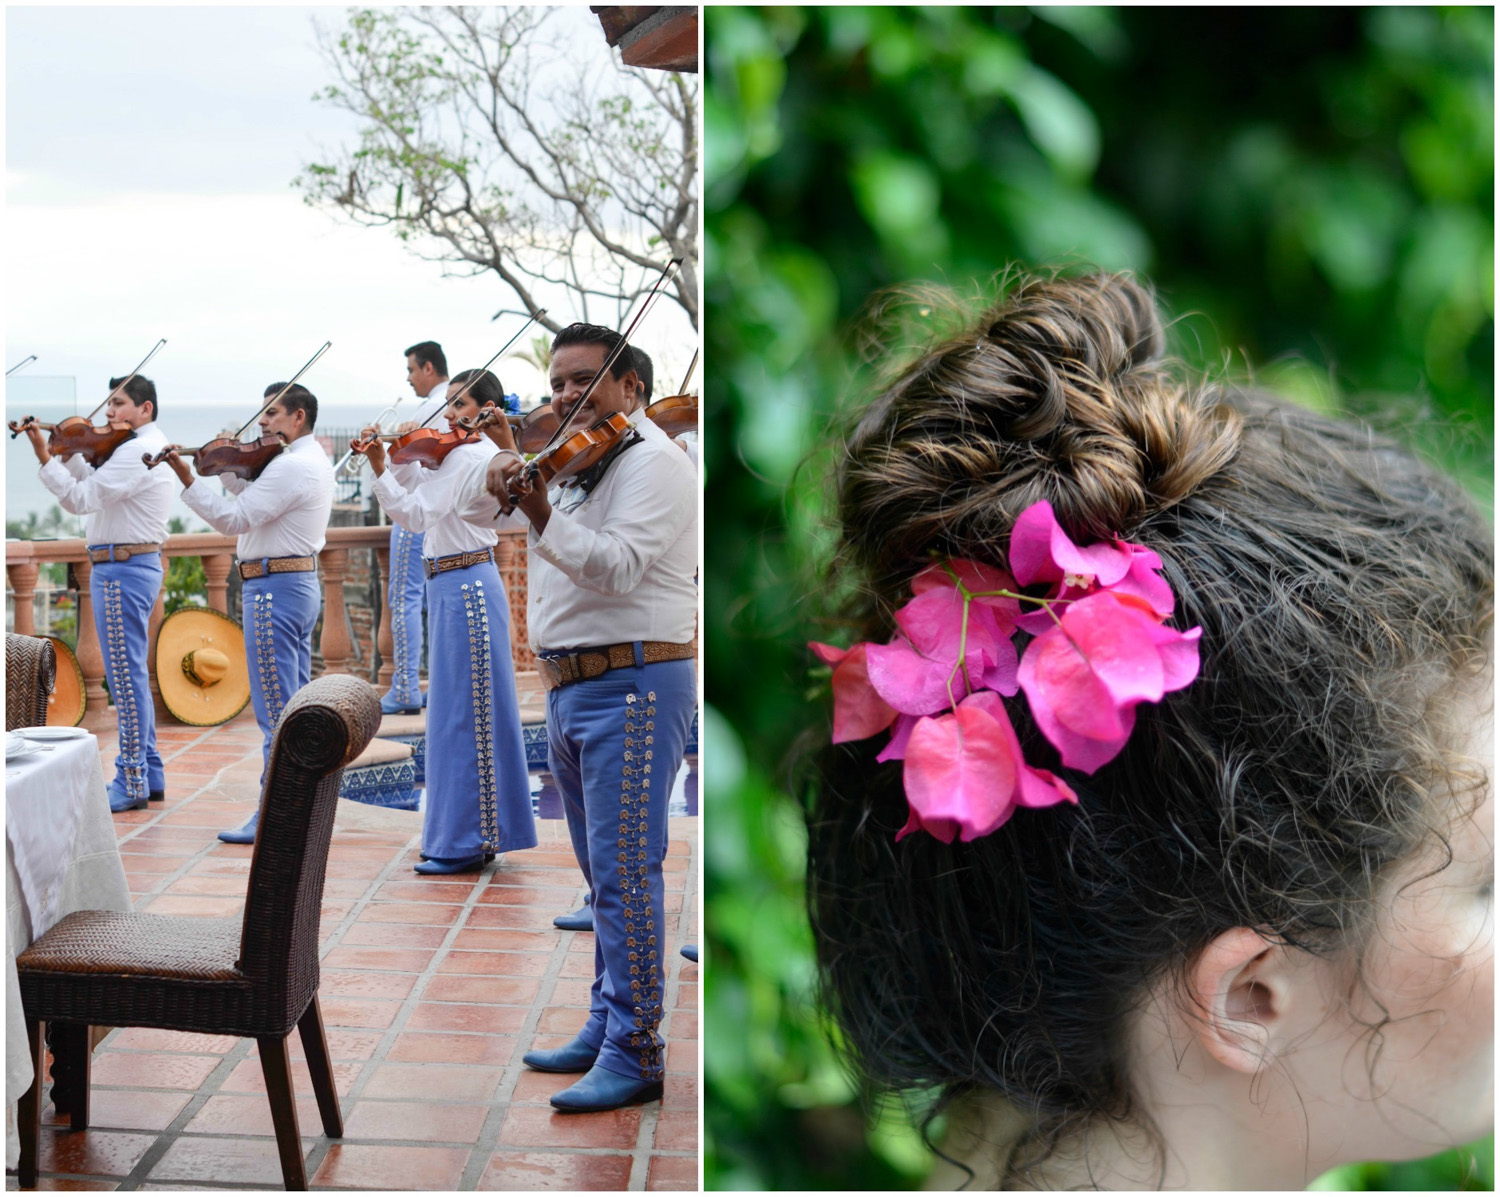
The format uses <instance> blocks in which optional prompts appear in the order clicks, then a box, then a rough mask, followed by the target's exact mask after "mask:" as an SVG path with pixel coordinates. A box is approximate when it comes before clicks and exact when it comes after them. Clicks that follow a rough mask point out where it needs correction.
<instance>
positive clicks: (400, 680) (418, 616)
mask: <svg viewBox="0 0 1500 1197" xmlns="http://www.w3.org/2000/svg"><path fill="white" fill-rule="evenodd" d="M406 381H407V382H408V383H410V384H411V389H412V390H413V391H414V392H416V396H417V398H418V399H424V400H425V399H426V398H427V397H428V396H429V395H431V394H432V393H433V392H434V391H436V392H437V401H436V403H424V404H423V405H422V406H421V407H419V408H418V410H417V419H416V421H415V422H414V424H413V425H412V426H413V427H415V426H416V425H417V424H422V423H425V422H426V420H427V419H428V417H430V416H431V415H432V413H433V410H434V408H435V407H436V406H438V405H439V404H441V403H443V402H444V401H445V396H446V394H447V384H448V359H447V358H446V357H444V356H443V347H442V346H441V345H439V344H438V343H437V342H436V341H418V342H417V344H415V345H412V346H411V347H410V348H408V349H407V351H406ZM406 430H407V427H406V425H403V426H402V427H401V429H400V431H403V432H404V431H406ZM426 587H427V579H426V578H425V577H424V576H423V573H422V533H420V532H410V531H408V530H407V529H405V528H403V527H402V526H401V525H400V524H398V523H396V522H395V521H394V520H393V521H392V522H391V577H390V587H389V589H388V591H387V599H388V601H389V602H390V607H391V643H392V653H391V656H392V665H393V667H394V668H393V670H392V673H391V688H390V689H389V690H388V691H386V693H385V694H384V695H382V696H381V699H380V709H381V711H382V712H384V713H385V714H387V715H412V714H415V713H416V712H417V711H419V710H420V709H421V708H422V707H424V706H426V705H427V696H426V695H425V694H423V693H422V684H421V678H420V672H419V671H420V668H421V663H422V595H423V592H424V591H425V590H426Z"/></svg>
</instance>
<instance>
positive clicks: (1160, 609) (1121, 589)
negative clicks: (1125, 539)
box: [1108, 544, 1177, 622]
mask: <svg viewBox="0 0 1500 1197" xmlns="http://www.w3.org/2000/svg"><path fill="white" fill-rule="evenodd" d="M1129 548H1130V569H1129V571H1128V572H1127V573H1126V574H1125V576H1124V577H1123V578H1121V579H1120V580H1119V581H1118V582H1115V583H1113V584H1112V585H1111V586H1110V587H1109V588H1108V589H1109V590H1111V591H1113V592H1114V593H1115V594H1129V595H1134V596H1135V597H1136V598H1138V599H1141V600H1143V601H1144V602H1145V603H1146V604H1147V605H1148V606H1149V607H1150V608H1151V611H1152V613H1153V614H1154V615H1155V616H1156V619H1157V622H1160V621H1161V620H1163V619H1166V618H1168V617H1169V616H1170V615H1171V614H1172V612H1173V610H1174V609H1175V608H1176V606H1177V598H1176V596H1175V595H1174V594H1173V593H1172V587H1171V586H1170V585H1169V584H1168V583H1167V580H1166V579H1165V578H1164V577H1162V576H1161V574H1159V573H1157V572H1156V571H1157V570H1159V569H1161V558H1160V557H1159V556H1157V555H1156V554H1155V553H1153V552H1152V551H1151V550H1150V549H1148V548H1145V547H1143V546H1141V545H1138V544H1133V545H1130V546H1129Z"/></svg>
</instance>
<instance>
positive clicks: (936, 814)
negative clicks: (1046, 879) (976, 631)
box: [896, 692, 1078, 844]
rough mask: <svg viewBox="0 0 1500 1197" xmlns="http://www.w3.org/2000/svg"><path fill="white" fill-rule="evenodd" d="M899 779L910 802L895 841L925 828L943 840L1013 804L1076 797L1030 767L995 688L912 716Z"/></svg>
mask: <svg viewBox="0 0 1500 1197" xmlns="http://www.w3.org/2000/svg"><path fill="white" fill-rule="evenodd" d="M904 780H905V785H906V799H907V802H908V804H909V805H910V807H911V812H910V814H909V816H908V818H907V822H906V826H905V827H903V828H902V829H901V831H900V832H898V833H897V836H896V838H897V839H900V838H901V837H902V836H904V835H908V834H910V833H911V832H913V831H926V832H927V833H928V834H929V835H932V836H934V837H935V838H937V839H940V840H942V841H943V842H944V843H946V844H951V843H952V842H953V839H954V836H957V837H958V838H960V839H962V840H963V841H964V842H966V843H967V842H968V841H970V840H973V839H977V838H978V837H980V836H984V835H989V834H990V833H991V832H993V831H995V830H996V829H997V828H999V827H1001V826H1002V825H1003V824H1004V823H1005V822H1006V821H1007V820H1008V819H1009V818H1010V816H1011V814H1012V813H1013V812H1014V811H1015V809H1016V807H1017V806H1051V805H1053V804H1055V803H1058V802H1077V801H1078V799H1077V796H1076V795H1075V794H1074V793H1073V791H1072V790H1071V789H1069V788H1068V786H1067V785H1065V784H1064V783H1063V782H1061V781H1059V780H1058V779H1057V778H1055V777H1053V776H1052V774H1050V773H1048V772H1047V771H1046V770H1043V769H1032V768H1031V767H1030V766H1028V765H1027V764H1026V761H1025V759H1024V758H1023V756H1022V755H1021V745H1020V742H1019V741H1018V740H1017V739H1016V733H1015V729H1014V728H1013V727H1012V726H1011V723H1010V717H1009V716H1008V715H1007V714H1006V712H1005V705H1004V704H1003V703H1002V702H1001V701H1000V698H999V696H998V695H996V694H991V693H988V692H983V693H980V694H975V695H973V696H972V697H970V698H967V699H965V700H964V701H963V702H961V703H960V704H959V705H958V708H957V709H956V710H955V711H953V712H952V713H951V714H947V715H941V716H938V717H937V718H923V719H918V720H917V721H916V725H915V727H914V728H913V729H912V731H911V735H910V739H909V741H908V742H907V745H906V766H905V774H904Z"/></svg>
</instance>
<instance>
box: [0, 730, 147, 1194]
mask: <svg viewBox="0 0 1500 1197" xmlns="http://www.w3.org/2000/svg"><path fill="white" fill-rule="evenodd" d="M5 804H6V807H5V842H6V893H5V915H6V936H5V938H6V955H7V959H6V976H5V999H6V1000H5V1099H6V1104H7V1110H6V1114H7V1117H6V1123H7V1126H6V1131H7V1133H6V1165H7V1167H14V1166H15V1161H16V1157H17V1155H18V1152H19V1144H18V1141H17V1140H16V1137H15V1134H14V1120H13V1115H14V1110H15V1102H16V1100H17V1099H18V1098H19V1097H20V1096H21V1094H22V1093H23V1092H24V1091H25V1089H26V1087H27V1086H28V1085H29V1084H30V1083H31V1052H30V1049H29V1048H28V1047H27V1043H26V1020H25V1015H24V1011H23V1010H22V1007H21V990H20V983H19V981H18V979H17V976H16V956H17V955H18V954H19V953H20V952H23V951H25V950H26V947H27V946H28V945H29V944H30V943H31V942H32V941H33V940H34V939H36V938H37V937H38V936H40V935H42V934H43V933H44V932H46V931H47V930H48V929H50V928H51V927H52V926H54V925H55V924H56V923H57V922H58V921H60V920H61V919H62V918H63V917H64V916H66V915H68V914H71V913H72V912H73V911H75V910H129V909H130V906H131V901H130V889H129V887H128V885H127V884H126V881H125V867H124V865H123V864H122V863H121V860H120V850H119V846H118V842H117V840H116V837H115V826H114V821H113V819H112V817H111V815H110V811H109V797H108V795H107V794H106V793H105V789H104V770H103V766H102V764H101V762H100V760H99V742H98V740H97V738H96V737H95V736H94V734H93V733H92V732H90V731H87V730H85V729H84V728H80V727H23V728H17V729H16V730H14V731H11V732H7V733H6V737H5Z"/></svg>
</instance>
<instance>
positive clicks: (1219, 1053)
mask: <svg viewBox="0 0 1500 1197" xmlns="http://www.w3.org/2000/svg"><path fill="white" fill-rule="evenodd" d="M1292 981H1293V978H1292V977H1291V975H1290V970H1289V966H1288V962H1287V959H1286V954H1285V950H1284V949H1283V948H1280V947H1278V946H1277V945H1275V944H1273V943H1271V942H1269V941H1268V940H1266V939H1264V938H1262V937H1261V936H1260V935H1258V934H1256V933H1255V932H1254V931H1252V930H1251V929H1250V928H1249V927H1235V928H1234V929H1233V930H1230V931H1225V932H1224V933H1223V934H1222V935H1220V936H1219V937H1218V938H1216V939H1215V940H1214V941H1213V942H1212V943H1210V944H1209V945H1208V946H1207V947H1206V948H1204V949H1203V951H1202V953H1201V954H1200V955H1199V956H1198V958H1197V959H1196V960H1195V961H1193V963H1192V964H1191V965H1190V966H1189V968H1188V974H1187V984H1188V989H1189V993H1190V996H1191V997H1192V999H1193V1003H1194V1006H1195V1011H1194V1013H1195V1015H1196V1017H1195V1018H1194V1019H1193V1020H1192V1026H1193V1033H1194V1034H1195V1035H1196V1036H1197V1038H1198V1041H1199V1043H1200V1044H1201V1046H1202V1047H1203V1049H1204V1051H1206V1052H1207V1053H1208V1054H1209V1056H1210V1057H1212V1058H1213V1059H1214V1060H1216V1061H1218V1062H1219V1063H1220V1064H1222V1065H1223V1066H1224V1067H1225V1068H1229V1069H1232V1070H1233V1071H1235V1072H1245V1073H1253V1072H1256V1071H1258V1070H1259V1069H1260V1068H1261V1066H1262V1065H1264V1064H1265V1062H1266V1060H1267V1058H1268V1057H1269V1056H1271V1055H1273V1054H1274V1053H1275V1050H1276V1049H1277V1047H1278V1046H1280V1045H1281V1044H1282V1043H1284V1042H1285V1041H1286V1038H1287V1035H1286V1031H1287V1027H1288V1015H1289V1013H1290V1007H1291V1001H1292V995H1293V984H1292Z"/></svg>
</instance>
